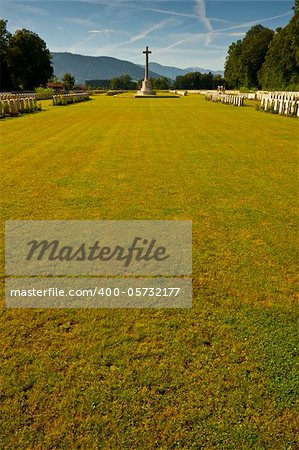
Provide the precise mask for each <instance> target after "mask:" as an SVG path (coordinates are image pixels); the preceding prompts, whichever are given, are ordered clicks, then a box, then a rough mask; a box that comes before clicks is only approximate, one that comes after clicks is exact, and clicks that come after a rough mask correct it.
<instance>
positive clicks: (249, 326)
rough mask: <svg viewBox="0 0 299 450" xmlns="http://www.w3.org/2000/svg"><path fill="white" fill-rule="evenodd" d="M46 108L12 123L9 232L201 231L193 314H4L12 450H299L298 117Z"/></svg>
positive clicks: (122, 103)
mask: <svg viewBox="0 0 299 450" xmlns="http://www.w3.org/2000/svg"><path fill="white" fill-rule="evenodd" d="M43 107H44V110H43V111H42V112H40V113H36V114H28V115H24V116H23V117H21V118H14V119H5V120H2V121H0V133H1V154H2V156H1V161H2V164H1V180H2V183H3V189H4V190H3V191H2V192H4V194H3V195H2V211H3V213H2V218H3V221H4V220H6V219H39V220H41V219H53V220H54V219H78V220H79V219H95V220H96V219H103V220H106V219H107V220H108V219H123V220H124V219H156V220H159V219H173V220H176V219H191V220H192V221H193V291H194V292H193V308H192V309H191V310H137V309H136V310H121V309H120V310H7V309H5V308H4V300H2V304H1V310H0V315H1V321H0V327H1V334H0V346H1V355H2V356H1V365H0V409H1V416H0V422H1V424H0V448H1V450H2V449H5V450H6V449H7V450H8V449H9V450H10V449H12V450H14V449H18V450H33V449H34V450H44V449H49V450H50V449H65V450H74V449H86V450H93V449H103V450H110V449H111V450H122V449H128V450H153V449H159V450H170V449H185V450H187V449H196V450H199V449H204V450H211V449H222V450H243V449H244V450H247V449H254V450H262V449H269V450H297V449H298V448H299V444H298V442H299V436H298V429H299V420H298V417H299V415H298V403H297V404H296V398H297V399H298V393H299V392H298V391H299V375H298V372H299V370H298V369H299V368H298V317H299V314H298V309H299V308H298V302H297V300H296V285H295V278H296V262H297V253H296V245H297V244H298V242H297V235H296V227H297V225H298V222H297V220H296V201H297V194H298V179H297V169H298V166H297V159H296V151H297V150H298V141H297V140H296V138H297V135H298V124H299V122H298V120H296V119H292V118H286V117H279V116H276V115H272V114H266V113H262V112H257V111H255V109H254V107H250V106H247V107H244V108H236V107H233V106H227V105H222V104H216V103H212V102H205V101H204V100H203V99H202V98H201V97H199V96H187V97H184V98H179V99H134V98H126V97H117V98H113V97H106V96H99V97H95V98H94V99H93V100H92V101H89V102H86V103H80V104H75V105H70V106H64V107H52V106H51V105H50V102H47V101H46V102H43ZM2 230H3V228H2ZM1 238H2V245H1V247H2V254H1V255H2V257H1V258H2V275H3V273H4V269H3V266H4V256H3V254H4V253H3V252H4V250H3V249H4V238H3V233H2V235H1ZM2 292H4V288H3V285H2ZM296 361H297V365H296Z"/></svg>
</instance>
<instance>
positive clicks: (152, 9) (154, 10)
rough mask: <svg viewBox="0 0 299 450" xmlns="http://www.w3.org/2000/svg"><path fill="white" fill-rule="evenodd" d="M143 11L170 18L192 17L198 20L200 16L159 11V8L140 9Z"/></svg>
mask: <svg viewBox="0 0 299 450" xmlns="http://www.w3.org/2000/svg"><path fill="white" fill-rule="evenodd" d="M140 9H141V10H142V11H150V12H157V13H160V14H167V15H170V16H179V17H190V18H192V19H197V18H198V16H197V15H196V14H186V13H180V12H176V11H169V10H166V9H157V8H140Z"/></svg>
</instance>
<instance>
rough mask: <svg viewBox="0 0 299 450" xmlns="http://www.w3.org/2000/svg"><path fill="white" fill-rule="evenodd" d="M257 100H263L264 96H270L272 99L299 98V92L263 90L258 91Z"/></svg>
mask: <svg viewBox="0 0 299 450" xmlns="http://www.w3.org/2000/svg"><path fill="white" fill-rule="evenodd" d="M256 98H257V100H263V99H264V98H270V99H272V100H299V92H283V91H280V92H262V91H258V92H257V93H256Z"/></svg>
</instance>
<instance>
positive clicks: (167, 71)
mask: <svg viewBox="0 0 299 450" xmlns="http://www.w3.org/2000/svg"><path fill="white" fill-rule="evenodd" d="M150 69H151V70H153V71H154V72H156V73H160V74H161V75H163V77H167V78H171V79H172V80H175V78H176V77H177V76H178V75H186V73H189V72H200V73H209V72H211V73H212V74H213V75H218V74H219V75H222V76H224V71H223V70H216V71H215V70H210V69H204V68H202V67H187V68H186V69H180V68H178V67H172V66H163V65H161V64H158V63H155V62H152V63H150Z"/></svg>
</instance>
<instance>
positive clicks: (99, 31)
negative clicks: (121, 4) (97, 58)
mask: <svg viewBox="0 0 299 450" xmlns="http://www.w3.org/2000/svg"><path fill="white" fill-rule="evenodd" d="M115 31H116V30H110V29H109V28H106V29H103V30H89V31H88V33H95V34H101V33H114V32H115Z"/></svg>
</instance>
